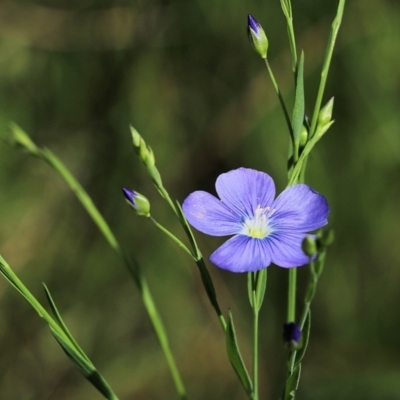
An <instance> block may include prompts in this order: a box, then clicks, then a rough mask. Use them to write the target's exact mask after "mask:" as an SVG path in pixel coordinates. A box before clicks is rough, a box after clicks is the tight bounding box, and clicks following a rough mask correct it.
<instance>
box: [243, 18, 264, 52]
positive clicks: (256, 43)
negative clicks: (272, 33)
mask: <svg viewBox="0 0 400 400" xmlns="http://www.w3.org/2000/svg"><path fill="white" fill-rule="evenodd" d="M247 35H248V36H249V40H250V43H251V44H252V46H253V47H254V50H255V51H256V52H257V53H258V54H259V55H260V56H261V58H267V51H268V39H267V36H266V35H265V32H264V29H263V28H262V27H261V25H260V24H259V23H258V21H257V20H256V19H255V18H254V17H253V16H251V15H250V14H249V15H248V18H247Z"/></svg>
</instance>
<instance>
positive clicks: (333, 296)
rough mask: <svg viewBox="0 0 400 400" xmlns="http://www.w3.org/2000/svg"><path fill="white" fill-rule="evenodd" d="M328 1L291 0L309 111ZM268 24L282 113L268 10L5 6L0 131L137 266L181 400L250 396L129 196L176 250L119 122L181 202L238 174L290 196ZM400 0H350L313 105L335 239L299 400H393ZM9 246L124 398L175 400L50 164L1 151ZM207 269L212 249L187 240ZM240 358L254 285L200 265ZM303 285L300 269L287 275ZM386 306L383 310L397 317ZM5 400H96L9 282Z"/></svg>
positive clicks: (3, 324)
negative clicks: (138, 199) (102, 220)
mask: <svg viewBox="0 0 400 400" xmlns="http://www.w3.org/2000/svg"><path fill="white" fill-rule="evenodd" d="M336 5H337V2H336V0H329V1H316V0H303V1H301V2H300V1H293V12H294V17H295V28H296V33H297V41H298V48H299V49H304V51H305V62H306V64H305V74H306V96H307V112H308V113H309V114H311V113H312V109H313V103H314V99H315V96H316V90H317V87H318V82H319V73H320V68H321V63H322V60H323V56H324V51H325V47H324V46H325V44H326V41H327V37H328V33H329V26H330V23H331V21H332V19H333V17H334V13H335V9H336ZM248 13H251V14H253V15H254V16H255V17H256V18H257V19H258V20H259V21H260V22H261V23H262V25H263V27H264V29H265V31H266V33H267V35H268V37H269V40H270V50H269V59H270V62H271V65H272V68H273V69H274V71H275V74H276V77H277V80H278V82H279V84H280V87H281V90H282V92H283V95H284V97H285V99H286V100H287V102H288V104H289V105H290V106H291V105H292V102H293V77H292V74H291V64H290V54H289V48H288V41H287V35H286V27H285V21H284V18H283V15H282V13H281V10H280V4H279V1H278V0H252V1H246V0H245V1H238V0H229V1H228V0H219V1H212V0H192V1H183V0H171V1H168V0H151V1H143V0H138V1H128V0H121V1H112V0H109V1H107V0H103V1H100V0H98V1H91V0H81V1H75V0H73V1H72V0H69V1H66V0H52V1H50V0H42V1H36V2H31V1H4V2H1V3H0V132H2V133H5V132H6V131H7V129H8V128H7V126H8V123H9V122H10V121H15V122H16V123H18V124H19V125H20V126H21V127H22V128H23V129H25V130H26V131H27V132H28V133H29V134H30V135H31V136H32V138H33V139H34V140H35V141H36V142H37V143H38V144H40V145H43V146H46V147H48V148H50V149H51V150H53V151H54V152H55V153H56V154H57V155H58V156H59V157H60V158H61V159H62V160H63V162H64V163H65V164H66V165H67V166H68V167H69V168H70V170H71V171H72V172H73V173H74V174H75V176H76V177H77V178H78V179H79V181H80V182H81V183H82V184H83V186H84V187H85V189H86V190H87V191H88V192H89V194H90V195H91V196H92V197H93V199H94V201H95V203H96V204H97V205H98V207H99V209H100V210H101V212H102V213H103V214H104V215H105V217H106V219H107V221H108V222H109V223H110V225H111V227H112V228H113V230H114V231H115V233H116V235H117V237H118V238H119V239H120V241H121V243H122V244H124V245H125V246H126V247H127V248H129V249H130V250H131V251H132V252H133V253H134V254H135V255H136V257H137V258H138V260H139V261H140V263H141V265H142V268H143V270H144V273H145V275H146V277H147V278H148V280H149V282H150V286H151V288H152V291H153V294H154V297H155V299H156V301H157V304H158V305H159V308H160V311H161V313H162V316H163V317H164V320H165V323H166V327H167V330H168V333H169V336H170V340H171V346H172V349H173V350H174V352H175V354H176V358H177V362H178V366H179V369H180V371H181V373H182V375H183V379H184V381H185V384H186V387H187V390H188V393H189V398H190V399H191V400H195V399H198V400H204V399H224V400H225V399H232V400H236V399H238V400H239V399H245V398H246V397H245V395H244V392H243V390H242V388H241V387H240V385H239V383H238V382H237V379H236V376H235V374H234V372H233V370H232V368H231V366H230V364H229V362H228V360H227V356H226V353H225V345H224V338H223V336H222V333H221V329H220V326H219V324H218V321H217V319H216V317H215V315H214V313H213V311H212V309H211V307H210V305H209V303H208V301H207V299H206V296H205V294H204V291H203V288H202V285H201V282H200V279H199V276H198V272H197V269H196V267H195V265H194V264H193V262H191V260H190V259H189V258H188V257H187V256H186V254H185V253H183V252H182V251H180V250H179V249H178V248H177V246H176V245H175V244H173V243H172V242H170V241H168V239H167V238H166V237H165V236H163V235H162V234H161V232H159V231H157V230H156V228H155V227H154V226H153V225H152V224H151V223H150V222H149V221H148V220H146V219H144V218H139V217H136V216H135V215H134V213H132V212H131V210H130V209H129V208H128V207H127V205H126V204H125V201H124V199H123V197H122V194H121V190H120V189H121V187H122V186H128V187H132V188H134V189H136V190H138V191H140V192H141V193H143V194H145V195H146V196H147V197H148V198H149V199H150V200H151V203H152V210H153V214H154V216H155V217H156V218H157V219H158V220H159V221H160V222H162V223H163V224H165V225H166V226H168V227H169V228H170V229H171V230H172V231H173V232H175V233H176V234H177V235H179V236H180V237H181V238H183V237H184V235H183V233H182V231H181V230H180V227H179V226H178V223H177V222H176V221H175V219H174V216H173V215H172V213H171V211H170V210H169V208H168V207H167V205H166V204H165V203H164V202H163V201H162V200H161V199H160V198H159V196H158V194H157V193H156V191H155V189H154V188H153V186H152V184H151V182H150V180H149V178H148V177H147V176H146V172H145V170H144V168H143V166H142V165H141V163H140V162H139V160H138V159H137V158H136V156H135V155H134V154H133V151H132V148H131V143H130V132H129V124H130V123H131V124H132V125H134V126H135V127H136V128H137V129H138V131H139V132H140V133H141V134H142V135H143V136H144V138H145V139H146V141H147V142H148V143H149V144H150V145H151V146H152V148H153V149H154V152H155V154H156V159H157V165H158V167H159V169H160V171H161V172H162V176H163V179H164V183H165V185H166V187H167V188H168V190H169V191H170V194H171V195H172V197H173V198H177V199H179V200H180V201H183V199H184V198H185V197H186V196H187V195H188V194H189V193H190V192H191V191H193V190H196V189H202V190H207V191H212V192H213V191H214V182H215V179H216V177H217V176H218V175H219V174H220V173H222V172H226V171H228V170H230V169H233V168H237V167H239V166H245V167H251V168H256V169H260V170H264V171H266V172H268V173H269V174H270V175H272V176H273V178H274V179H275V181H276V184H277V187H278V190H279V191H280V190H282V189H283V188H284V187H285V184H286V155H287V144H288V135H287V132H286V130H285V122H284V119H283V116H282V112H281V110H280V108H279V105H278V102H277V98H276V96H275V93H274V91H273V88H272V85H271V83H270V81H269V79H268V75H267V72H266V69H265V67H264V65H263V63H262V61H261V60H260V59H259V58H258V56H257V55H256V54H255V53H254V52H253V51H252V49H251V47H250V46H249V43H248V41H247V37H246V29H245V27H246V18H247V14H248ZM399 21H400V3H399V2H398V1H397V0H391V1H390V0H369V1H364V0H354V1H348V4H347V8H346V10H345V16H344V21H343V26H342V29H341V31H340V33H339V38H338V42H337V47H336V49H335V53H334V58H333V63H332V68H331V71H330V76H329V82H328V86H327V90H326V96H325V100H324V102H326V101H327V100H328V99H329V97H331V96H335V109H334V118H335V120H336V122H335V124H334V125H333V127H332V128H331V130H330V131H329V132H328V134H327V135H326V137H325V138H324V139H323V140H322V141H321V142H320V143H319V144H318V146H317V147H316V149H315V151H314V153H313V155H312V157H311V158H310V160H309V163H308V174H307V182H308V183H309V184H311V185H312V186H313V187H314V188H315V189H316V190H318V191H320V192H322V193H323V194H325V195H326V196H327V197H328V200H329V203H330V205H331V217H330V225H331V226H332V227H333V228H334V229H335V232H336V241H335V244H334V246H332V248H331V250H330V253H329V255H328V261H327V265H326V270H325V272H324V274H323V276H322V279H321V281H320V285H319V287H318V293H317V297H316V299H315V303H314V305H313V323H312V332H311V335H312V336H311V343H310V346H309V350H308V353H307V355H306V358H305V360H304V363H303V375H302V381H301V385H300V390H299V395H298V398H299V400H302V399H307V400H317V399H318V400H319V399H324V400H331V399H332V400H336V399H350V398H351V399H363V400H369V399H380V400H382V399H383V400H390V399H399V398H400V361H399V360H400V357H399V356H400V341H399V329H400V320H399V317H398V312H397V311H396V308H397V304H398V302H399V300H400V294H399V283H400V279H399V274H400V272H399V266H400V265H399V264H400V246H399V245H398V243H397V241H398V240H399V238H400V224H399V221H400V207H399V202H400V185H399V172H400V163H399V161H400V159H399V156H400V132H399V126H400V113H399V109H400V94H399V90H400V52H399V51H398V48H399V44H400V39H399V38H400V24H399ZM0 187H1V195H0V210H1V211H0V212H1V223H0V253H1V254H2V255H3V256H4V258H5V259H6V260H7V261H8V262H9V263H10V265H11V266H12V267H13V268H14V270H15V271H16V272H17V273H18V274H19V276H20V278H21V279H22V280H23V281H24V282H25V283H26V284H27V286H28V287H29V288H30V289H31V290H32V292H33V293H34V294H35V295H36V296H37V297H38V298H39V299H40V300H41V301H42V302H43V304H45V302H46V299H45V295H44V292H43V289H42V282H46V284H47V285H48V287H49V288H50V290H51V292H52V294H53V296H54V299H55V301H56V303H57V305H58V307H59V309H60V311H61V312H62V315H63V316H64V317H65V320H66V322H67V324H68V326H69V327H70V329H71V331H72V332H73V334H74V335H75V337H76V338H77V340H78V342H79V343H80V344H81V345H82V347H83V348H84V349H85V351H86V352H87V353H88V354H89V356H90V357H91V359H92V361H93V362H94V364H95V365H96V366H97V367H98V369H99V370H100V372H101V373H102V374H103V375H104V376H105V377H106V378H107V380H108V381H109V383H110V384H111V386H112V387H113V388H114V390H115V391H116V392H117V393H118V395H119V396H120V398H121V400H122V399H124V400H128V399H135V400H137V399H147V400H148V399H157V400H160V399H163V400H165V399H166V400H168V399H175V398H177V396H176V394H175V391H174V387H173V384H172V381H171V378H170V375H169V372H168V370H167V367H166V363H165V361H164V358H163V355H162V353H161V351H160V349H159V347H158V344H157V342H156V340H155V337H154V334H153V332H152V330H151V327H150V325H149V322H148V318H147V316H146V314H145V312H144V309H143V306H142V303H141V300H140V297H139V294H138V291H137V289H136V287H135V286H134V284H133V282H132V281H131V279H130V277H129V275H128V273H127V271H126V270H125V268H124V266H123V264H122V262H121V260H120V259H118V257H117V256H116V255H115V254H114V253H113V251H112V250H111V249H110V248H109V247H108V246H107V244H106V242H105V241H104V239H103V238H102V237H101V235H100V234H99V232H98V231H97V229H96V227H95V226H94V224H93V223H92V221H91V220H90V219H89V217H88V216H87V214H86V213H85V211H84V210H82V208H81V206H80V204H79V203H78V202H77V200H76V198H75V197H74V195H73V194H72V193H71V192H70V191H69V190H68V189H67V188H66V186H65V184H64V183H63V182H62V181H61V180H60V178H59V177H58V176H57V175H56V174H55V173H54V171H52V170H51V169H50V168H49V167H48V166H47V165H45V164H44V163H42V162H40V161H39V160H36V159H33V158H31V157H29V156H27V155H26V154H24V153H22V152H18V151H17V150H15V149H12V148H11V147H9V146H8V145H7V144H6V143H3V142H1V143H0ZM197 238H198V240H199V244H200V246H201V248H202V251H203V254H205V255H206V256H207V255H209V254H210V253H211V252H212V251H213V250H214V249H215V248H216V247H217V246H218V245H219V244H221V243H222V242H223V240H224V239H223V238H213V237H206V236H204V235H201V234H197ZM210 272H211V273H212V276H213V279H214V282H215V285H216V288H217V292H218V296H219V299H220V305H221V307H222V309H223V310H224V312H226V311H227V310H228V309H231V310H232V312H233V313H234V315H235V320H236V325H237V333H238V335H239V340H240V343H241V346H242V349H243V353H244V357H245V359H246V361H247V362H248V364H249V365H250V354H251V347H250V346H251V341H250V337H251V316H250V308H249V306H248V303H247V292H246V277H245V276H244V275H234V274H229V273H227V272H224V271H222V270H218V269H217V268H215V267H213V266H212V265H210ZM299 274H300V280H301V281H302V280H305V279H306V277H307V270H306V269H303V270H299ZM286 281H287V271H285V270H283V269H279V268H277V267H274V266H272V267H271V268H270V269H269V281H268V291H267V299H266V302H265V305H264V307H263V309H262V314H261V319H262V323H261V335H260V337H261V367H260V368H261V373H260V380H261V389H260V390H261V395H260V398H261V399H268V400H269V399H277V398H278V397H279V394H280V392H281V388H282V385H283V378H284V373H285V372H284V371H285V354H286V353H285V349H284V347H283V345H282V341H281V330H282V324H283V322H284V320H285V315H286V311H285V310H286ZM393 310H394V311H393ZM0 345H1V357H0V398H1V399H2V400H3V399H4V400H9V399H19V400H36V399H40V400H55V399H57V400H66V399H74V400H84V399H85V400H87V399H100V398H102V397H101V396H100V394H98V393H97V392H96V391H95V389H93V388H92V386H91V385H90V384H89V383H88V382H87V381H85V380H84V379H83V378H82V377H81V375H80V374H79V372H77V370H76V369H75V367H74V366H73V365H72V364H71V363H70V361H69V360H68V359H67V357H66V356H65V355H64V353H63V352H62V350H61V349H60V348H59V346H58V345H57V344H56V342H55V341H54V339H53V338H52V337H51V335H50V333H49V331H48V328H47V326H46V325H45V324H44V322H43V321H42V320H41V319H40V318H39V317H38V316H37V315H36V314H35V313H34V311H33V310H32V309H31V308H30V307H29V305H28V304H27V303H26V302H25V301H24V300H23V299H22V298H21V297H20V296H19V295H18V294H17V293H16V292H15V291H14V290H13V289H12V288H11V287H10V286H9V285H8V284H7V283H6V282H5V280H4V279H1V280H0Z"/></svg>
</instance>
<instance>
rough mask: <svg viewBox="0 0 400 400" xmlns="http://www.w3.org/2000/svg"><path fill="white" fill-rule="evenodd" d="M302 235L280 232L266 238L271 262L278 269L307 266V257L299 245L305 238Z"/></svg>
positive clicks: (308, 260)
mask: <svg viewBox="0 0 400 400" xmlns="http://www.w3.org/2000/svg"><path fill="white" fill-rule="evenodd" d="M306 236H307V235H306V234H302V233H291V232H290V233H288V232H280V233H273V234H272V235H270V236H268V237H267V238H266V241H267V243H268V247H269V252H270V254H271V259H272V262H273V263H274V264H276V265H278V266H279V267H284V268H292V267H300V266H302V265H305V264H308V263H309V262H310V258H309V257H307V256H306V255H305V254H304V252H303V249H302V248H301V244H302V242H303V240H304V238H305V237H306Z"/></svg>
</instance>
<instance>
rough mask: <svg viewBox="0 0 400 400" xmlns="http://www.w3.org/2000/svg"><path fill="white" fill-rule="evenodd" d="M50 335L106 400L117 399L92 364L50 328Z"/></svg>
mask: <svg viewBox="0 0 400 400" xmlns="http://www.w3.org/2000/svg"><path fill="white" fill-rule="evenodd" d="M50 330H51V333H52V334H53V336H54V337H55V339H56V340H57V342H58V343H59V344H60V346H61V348H62V349H63V350H64V352H65V353H66V354H67V356H68V357H69V358H70V359H71V361H72V362H73V363H74V364H75V365H76V367H77V368H78V369H79V371H80V372H81V373H82V375H83V376H84V377H85V378H86V379H87V380H88V381H89V382H90V383H91V384H92V385H93V386H94V387H95V388H96V389H97V390H98V391H99V392H100V393H101V394H102V395H103V396H104V397H105V398H106V399H109V400H117V399H118V397H117V396H116V395H115V393H114V392H113V391H112V389H111V388H110V386H109V385H108V383H107V381H106V380H105V379H104V378H103V377H102V376H101V375H100V374H99V372H98V371H97V370H96V368H95V367H94V366H93V364H92V363H91V362H90V361H89V360H88V359H85V358H83V357H82V355H81V354H80V353H78V352H77V351H76V349H75V348H74V347H73V346H71V343H69V342H68V341H66V340H65V339H64V338H63V337H62V336H61V335H59V334H58V333H57V332H56V331H55V330H54V329H53V328H52V327H51V326H50Z"/></svg>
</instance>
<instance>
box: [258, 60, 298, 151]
mask: <svg viewBox="0 0 400 400" xmlns="http://www.w3.org/2000/svg"><path fill="white" fill-rule="evenodd" d="M264 61H265V65H266V67H267V70H268V74H269V77H270V78H271V82H272V85H273V86H274V89H275V92H276V94H277V96H278V99H279V103H280V105H281V108H282V111H283V114H284V116H285V121H286V125H287V127H288V129H289V133H290V137H291V138H292V141H293V145H294V138H293V128H292V122H291V120H290V116H289V113H288V111H287V108H286V105H285V101H284V100H283V97H282V94H281V91H280V89H279V86H278V83H277V82H276V79H275V76H274V73H273V71H272V69H271V66H270V65H269V62H268V59H267V58H265V59H264Z"/></svg>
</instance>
